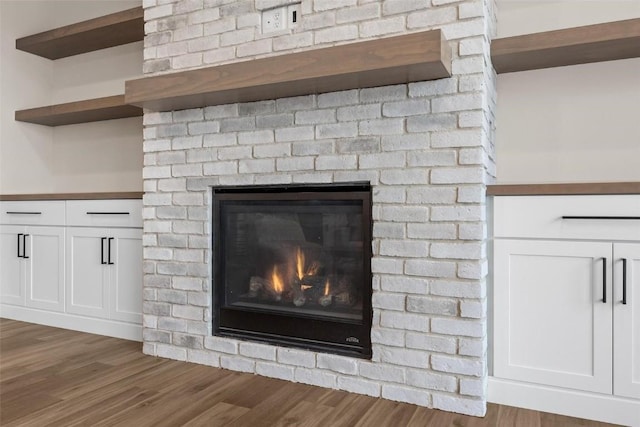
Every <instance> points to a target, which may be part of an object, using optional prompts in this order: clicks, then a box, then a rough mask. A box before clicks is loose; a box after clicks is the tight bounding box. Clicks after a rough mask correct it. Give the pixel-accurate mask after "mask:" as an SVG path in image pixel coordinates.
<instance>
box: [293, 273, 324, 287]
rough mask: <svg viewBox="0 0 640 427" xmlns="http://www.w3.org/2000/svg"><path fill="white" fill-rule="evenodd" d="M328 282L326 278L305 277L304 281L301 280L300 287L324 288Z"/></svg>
mask: <svg viewBox="0 0 640 427" xmlns="http://www.w3.org/2000/svg"><path fill="white" fill-rule="evenodd" d="M326 281H327V278H326V277H325V276H304V277H303V278H302V280H300V286H301V287H302V286H311V287H314V288H316V287H322V288H324V284H325V283H326Z"/></svg>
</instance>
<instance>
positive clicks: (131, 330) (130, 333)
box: [0, 304, 142, 341]
mask: <svg viewBox="0 0 640 427" xmlns="http://www.w3.org/2000/svg"><path fill="white" fill-rule="evenodd" d="M0 317H4V318H6V319H11V320H20V321H22V322H30V323H37V324H39V325H45V326H53V327H56V328H62V329H71V330H73V331H80V332H88V333H90V334H97V335H105V336H108V337H114V338H122V339H125V340H131V341H142V326H141V325H136V324H132V323H125V322H118V321H114V320H108V319H96V318H91V317H84V316H77V315H75V314H68V313H55V312H51V311H45V310H38V309H35V308H30V307H20V306H15V305H9V304H0Z"/></svg>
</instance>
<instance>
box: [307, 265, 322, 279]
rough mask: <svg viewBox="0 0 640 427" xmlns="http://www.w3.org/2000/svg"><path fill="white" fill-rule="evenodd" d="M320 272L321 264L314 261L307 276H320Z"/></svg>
mask: <svg viewBox="0 0 640 427" xmlns="http://www.w3.org/2000/svg"><path fill="white" fill-rule="evenodd" d="M319 270H320V263H319V262H318V261H313V262H312V263H311V265H310V266H309V268H307V276H315V275H316V274H318V271H319Z"/></svg>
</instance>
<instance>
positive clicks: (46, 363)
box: [0, 319, 610, 427]
mask: <svg viewBox="0 0 640 427" xmlns="http://www.w3.org/2000/svg"><path fill="white" fill-rule="evenodd" d="M0 425H2V426H4V427H10V426H29V427H31V426H65V427H67V426H136V427H142V426H190V427H192V426H216V427H217V426H251V427H259V426H308V427H311V426H330V427H338V426H345V427H346V426H349V427H351V426H358V427H365V426H366V427H384V426H389V427H401V426H437V427H446V426H456V427H493V426H505V427H507V426H508V427H513V426H517V427H521V426H522V427H529V426H532V427H547V426H558V427H577V426H582V427H592V426H606V425H610V424H604V423H598V422H592V421H585V420H580V419H576V418H570V417H563V416H559V415H552V414H546V413H540V412H536V411H530V410H526V409H517V408H512V407H507V406H500V405H494V404H489V407H488V411H487V415H486V417H484V418H476V417H467V416H463V415H458V414H452V413H448V412H442V411H436V410H431V409H427V408H423V407H419V406H415V405H409V404H405V403H398V402H392V401H389V400H384V399H377V398H372V397H368V396H361V395H357V394H351V393H346V392H343V391H336V390H327V389H323V388H319V387H313V386H308V385H303V384H296V383H290V382H287V381H281V380H276V379H270V378H264V377H260V376H257V375H251V374H244V373H239V372H232V371H226V370H222V369H216V368H211V367H207V366H202V365H195V364H191V363H186V362H177V361H173V360H167V359H159V358H154V357H150V356H145V355H144V354H142V352H141V344H140V343H137V342H132V341H125V340H119V339H115V338H108V337H102V336H97V335H91V334H85V333H81V332H74V331H67V330H64V329H56V328H50V327H46V326H40V325H34V324H29V323H24V322H17V321H13V320H6V319H0Z"/></svg>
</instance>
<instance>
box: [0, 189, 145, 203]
mask: <svg viewBox="0 0 640 427" xmlns="http://www.w3.org/2000/svg"><path fill="white" fill-rule="evenodd" d="M142 195H143V192H142V191H125V192H110V193H50V194H0V201H5V202H9V201H12V202H17V201H30V200H115V199H142Z"/></svg>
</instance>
